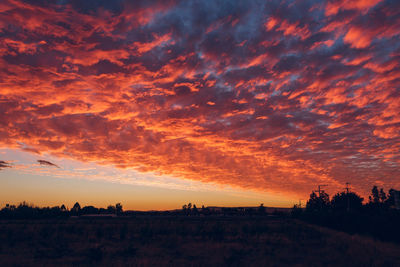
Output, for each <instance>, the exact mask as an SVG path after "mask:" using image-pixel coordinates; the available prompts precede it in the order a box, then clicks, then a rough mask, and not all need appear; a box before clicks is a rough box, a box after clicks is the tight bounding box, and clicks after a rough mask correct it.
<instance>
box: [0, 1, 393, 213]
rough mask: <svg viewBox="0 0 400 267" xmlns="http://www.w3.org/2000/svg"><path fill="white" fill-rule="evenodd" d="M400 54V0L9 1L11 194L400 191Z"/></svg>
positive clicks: (5, 78) (135, 204) (14, 199)
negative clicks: (349, 188)
mask: <svg viewBox="0 0 400 267" xmlns="http://www.w3.org/2000/svg"><path fill="white" fill-rule="evenodd" d="M50 2H51V3H53V4H49V3H50ZM399 62H400V1H398V0H392V1H380V0H339V1H325V2H324V1H315V0H311V1H301V0H297V1H280V0H279V1H278V0H277V1H217V0H216V1H211V0H210V1H206V0H204V1H189V0H182V1H164V0H160V1H148V0H146V1H145V0H143V1H109V0H102V1H95V0H90V1H89V0H85V1H78V0H76V1H68V0H59V1H16V0H2V1H0V205H1V206H4V205H5V203H13V204H18V202H20V201H23V200H26V201H28V202H32V203H34V204H37V205H41V206H43V205H59V204H62V203H65V204H66V205H67V206H69V207H71V206H72V204H73V203H74V202H75V201H79V202H80V203H81V205H89V204H90V205H96V206H105V205H108V204H114V203H116V202H121V203H122V204H123V206H124V208H125V209H142V210H146V209H172V208H179V207H180V206H181V205H182V204H184V203H187V202H189V201H191V202H195V203H196V204H198V205H202V204H204V205H226V206H246V205H259V204H260V203H264V205H266V206H291V205H293V203H295V202H297V201H298V199H307V197H308V195H309V193H310V192H311V191H312V190H314V189H316V187H317V185H318V184H326V185H328V186H327V187H326V190H327V192H328V193H330V194H332V193H335V192H337V191H339V190H343V188H344V187H345V183H346V182H350V183H351V185H352V189H353V190H355V191H357V192H359V193H360V194H362V195H363V196H364V197H366V196H367V195H368V192H369V190H370V189H371V187H372V186H373V185H378V186H381V187H384V188H385V189H386V190H387V189H389V188H391V187H394V188H398V189H400V152H399V151H400V115H399V114H400V65H399ZM38 160H39V161H38Z"/></svg>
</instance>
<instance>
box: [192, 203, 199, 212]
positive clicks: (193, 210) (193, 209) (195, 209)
mask: <svg viewBox="0 0 400 267" xmlns="http://www.w3.org/2000/svg"><path fill="white" fill-rule="evenodd" d="M192 213H193V214H194V215H197V214H198V213H199V211H198V210H197V207H196V205H195V204H193V208H192Z"/></svg>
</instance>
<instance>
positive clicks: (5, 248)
mask: <svg viewBox="0 0 400 267" xmlns="http://www.w3.org/2000/svg"><path fill="white" fill-rule="evenodd" d="M0 265H1V266H43V265H53V266H54V265H57V266H63V265H96V266H99V265H103V266H149V265H151V266H166V265H169V266H171V265H172V266H216V265H219V266H293V265H295V266H322V265H328V266H400V246H397V245H394V244H389V243H382V242H378V241H374V240H372V239H368V238H365V237H360V236H350V235H348V234H345V233H341V232H337V231H333V230H329V229H325V228H320V227H317V226H312V225H307V224H305V223H303V222H300V221H295V220H292V219H288V218H277V217H231V218H227V217H172V216H171V217H154V216H153V217H152V216H143V217H136V218H109V219H105V218H85V219H83V218H70V219H63V220H55V219H54V220H13V221H10V220H8V221H7V220H2V221H0Z"/></svg>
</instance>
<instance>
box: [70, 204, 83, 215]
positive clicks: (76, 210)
mask: <svg viewBox="0 0 400 267" xmlns="http://www.w3.org/2000/svg"><path fill="white" fill-rule="evenodd" d="M80 212H81V205H80V204H79V203H78V202H76V203H75V204H74V206H73V207H72V209H71V213H72V214H74V215H78V214H79V213H80Z"/></svg>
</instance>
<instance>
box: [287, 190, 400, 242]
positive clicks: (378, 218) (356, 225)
mask: <svg viewBox="0 0 400 267" xmlns="http://www.w3.org/2000/svg"><path fill="white" fill-rule="evenodd" d="M317 193H318V194H317ZM395 194H396V191H395V190H393V189H390V190H389V194H388V195H387V194H386V193H385V191H384V190H383V188H378V187H377V186H374V187H373V188H372V190H371V195H370V196H369V198H368V199H369V201H368V202H367V203H365V204H363V198H362V197H360V196H359V195H358V194H357V193H355V192H349V190H347V192H340V193H337V194H336V195H334V196H333V198H332V200H329V195H328V194H326V193H325V192H323V191H322V192H312V193H311V194H310V198H309V200H308V201H307V205H306V208H305V209H304V210H303V209H301V208H300V207H299V206H298V205H295V206H294V207H293V209H292V212H291V214H292V216H293V217H295V218H300V219H303V220H305V221H307V222H310V223H315V224H319V225H322V226H327V227H331V228H334V229H338V230H341V231H346V232H348V233H352V234H354V233H358V234H366V235H370V236H372V237H374V238H378V239H380V240H383V241H391V242H397V243H400V227H399V225H400V210H398V209H397V208H396V206H395Z"/></svg>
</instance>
